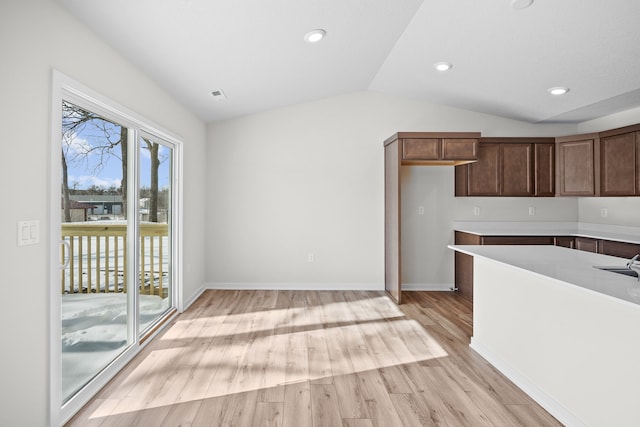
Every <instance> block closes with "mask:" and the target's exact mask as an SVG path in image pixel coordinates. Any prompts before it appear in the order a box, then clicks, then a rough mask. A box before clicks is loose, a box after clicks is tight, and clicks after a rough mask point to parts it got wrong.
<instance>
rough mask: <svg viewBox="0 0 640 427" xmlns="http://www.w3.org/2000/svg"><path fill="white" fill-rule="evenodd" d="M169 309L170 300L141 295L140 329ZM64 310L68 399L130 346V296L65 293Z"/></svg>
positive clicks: (64, 377) (64, 382)
mask: <svg viewBox="0 0 640 427" xmlns="http://www.w3.org/2000/svg"><path fill="white" fill-rule="evenodd" d="M168 309H169V299H168V298H164V299H163V298H161V297H159V296H155V295H140V330H144V329H145V328H146V327H147V326H149V325H150V324H151V323H152V322H153V321H154V320H155V319H157V318H158V317H159V316H160V315H161V314H163V313H164V312H166V311H167V310H168ZM61 310H62V396H63V398H64V399H65V400H66V399H67V398H68V397H70V396H71V395H73V394H74V393H75V392H76V391H78V390H79V389H80V388H82V387H83V386H84V385H85V384H86V383H87V382H88V381H89V380H91V378H93V377H94V376H95V375H96V374H97V373H99V372H100V371H101V370H102V369H104V368H105V367H106V366H107V365H108V364H109V363H110V362H111V361H112V360H113V359H114V358H115V357H116V356H117V355H118V354H120V353H121V352H122V351H124V349H125V348H126V347H127V345H128V343H127V294H123V293H111V294H101V293H95V294H63V295H62V307H61Z"/></svg>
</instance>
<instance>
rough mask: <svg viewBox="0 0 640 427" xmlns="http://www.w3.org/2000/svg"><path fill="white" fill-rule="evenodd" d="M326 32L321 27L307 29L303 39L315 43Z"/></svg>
mask: <svg viewBox="0 0 640 427" xmlns="http://www.w3.org/2000/svg"><path fill="white" fill-rule="evenodd" d="M326 34H327V32H326V31H325V30H322V29H317V30H313V31H309V32H308V33H307V34H305V36H304V41H306V42H307V43H317V42H319V41H320V40H322V39H323V38H324V36H325V35H326Z"/></svg>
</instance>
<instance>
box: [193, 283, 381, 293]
mask: <svg viewBox="0 0 640 427" xmlns="http://www.w3.org/2000/svg"><path fill="white" fill-rule="evenodd" d="M205 288H206V289H234V290H283V291H384V283H361V282H353V283H299V282H291V283H287V282H285V283H271V282H253V283H241V282H209V283H206V284H205Z"/></svg>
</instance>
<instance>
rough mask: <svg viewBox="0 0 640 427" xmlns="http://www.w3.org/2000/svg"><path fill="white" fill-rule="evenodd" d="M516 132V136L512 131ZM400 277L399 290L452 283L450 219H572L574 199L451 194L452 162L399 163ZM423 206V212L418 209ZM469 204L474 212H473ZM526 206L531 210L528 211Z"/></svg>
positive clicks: (575, 210)
mask: <svg viewBox="0 0 640 427" xmlns="http://www.w3.org/2000/svg"><path fill="white" fill-rule="evenodd" d="M518 136H521V135H518ZM402 180H403V181H402V185H403V190H404V191H403V194H402V198H403V200H402V207H403V211H402V226H403V242H402V250H403V251H404V252H403V254H402V261H403V266H402V272H403V282H404V283H406V284H410V285H409V286H405V289H448V288H449V287H450V286H451V285H452V283H453V271H454V264H453V254H452V252H451V251H449V250H445V249H446V246H447V245H448V244H452V243H453V224H452V222H453V221H527V222H529V221H577V220H578V203H579V201H578V199H577V198H569V197H567V198H558V197H453V193H454V169H453V168H452V167H423V166H412V167H403V171H402ZM420 206H423V207H424V208H425V209H424V210H425V214H424V215H420V214H419V212H418V208H419V207H420ZM474 207H478V208H480V215H479V216H475V215H474ZM529 207H533V208H535V215H533V216H531V215H529Z"/></svg>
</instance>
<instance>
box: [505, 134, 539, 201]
mask: <svg viewBox="0 0 640 427" xmlns="http://www.w3.org/2000/svg"><path fill="white" fill-rule="evenodd" d="M533 176H534V175H533V145H532V144H502V176H501V178H502V192H501V195H502V196H533V193H534V188H533Z"/></svg>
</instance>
